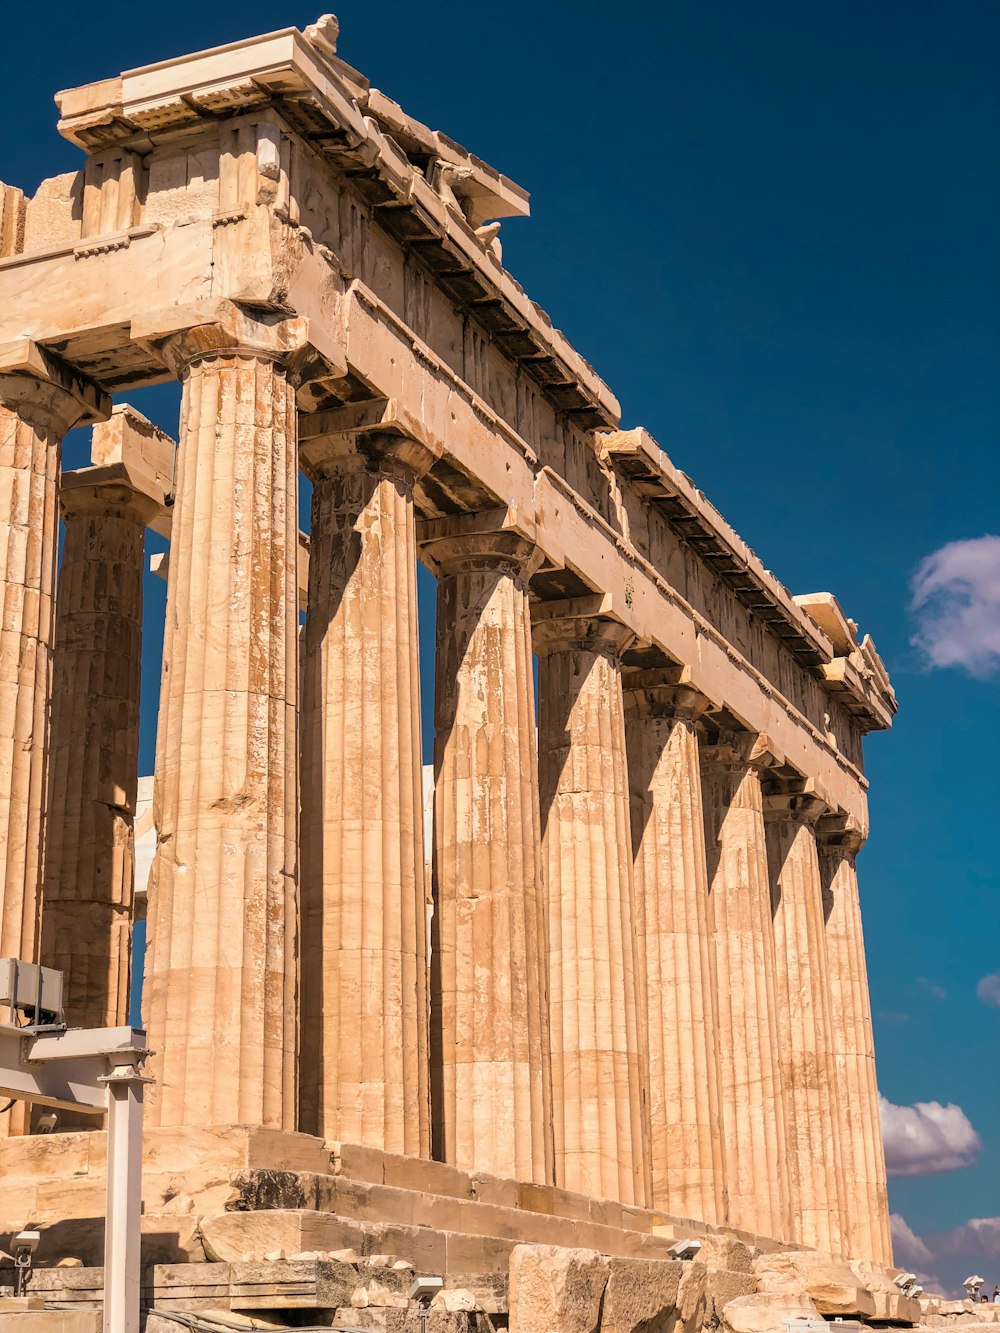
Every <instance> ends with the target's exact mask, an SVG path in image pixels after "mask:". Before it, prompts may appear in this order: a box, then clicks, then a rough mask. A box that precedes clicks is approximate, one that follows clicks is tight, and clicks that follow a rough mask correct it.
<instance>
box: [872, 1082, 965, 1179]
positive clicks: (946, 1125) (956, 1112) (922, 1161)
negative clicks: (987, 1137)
mask: <svg viewBox="0 0 1000 1333" xmlns="http://www.w3.org/2000/svg"><path fill="white" fill-rule="evenodd" d="M879 1107H880V1109H881V1112H882V1138H883V1140H884V1142H885V1165H886V1170H887V1171H888V1173H889V1175H890V1176H929V1175H934V1174H935V1173H937V1172H939V1171H954V1170H956V1169H957V1168H958V1167H961V1166H971V1165H972V1164H973V1162H975V1160H976V1155H977V1154H978V1152H979V1149H980V1148H981V1147H982V1140H981V1139H980V1137H979V1135H978V1134H977V1133H976V1131H975V1129H973V1127H972V1124H971V1123H970V1121H969V1119H968V1117H967V1116H966V1114H965V1112H964V1111H963V1110H962V1108H961V1107H960V1106H956V1105H955V1104H954V1103H949V1105H947V1106H942V1105H941V1103H940V1102H917V1103H915V1105H913V1106H894V1105H893V1104H892V1102H890V1101H888V1100H887V1099H886V1098H885V1097H882V1096H880V1097H879Z"/></svg>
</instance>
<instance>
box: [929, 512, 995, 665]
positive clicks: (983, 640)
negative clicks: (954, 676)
mask: <svg viewBox="0 0 1000 1333" xmlns="http://www.w3.org/2000/svg"><path fill="white" fill-rule="evenodd" d="M912 589H913V596H912V599H911V602H910V610H911V611H912V612H913V614H914V616H915V617H916V621H917V632H916V634H915V635H914V637H913V639H912V642H913V644H914V645H915V646H916V647H917V648H919V649H920V650H921V652H922V653H923V655H924V657H925V658H926V660H927V663H928V665H929V666H932V667H959V668H961V669H962V670H964V671H968V672H969V674H970V675H973V676H980V677H984V676H988V675H990V674H991V673H992V672H994V671H996V670H997V669H998V668H1000V537H993V536H985V537H976V538H974V539H972V540H970V541H961V542H948V544H947V545H946V546H942V547H941V548H940V550H937V551H934V552H933V553H932V554H931V555H929V556H927V557H926V558H925V559H924V560H922V561H921V562H920V564H919V566H918V567H917V572H916V573H915V574H914V576H913V581H912Z"/></svg>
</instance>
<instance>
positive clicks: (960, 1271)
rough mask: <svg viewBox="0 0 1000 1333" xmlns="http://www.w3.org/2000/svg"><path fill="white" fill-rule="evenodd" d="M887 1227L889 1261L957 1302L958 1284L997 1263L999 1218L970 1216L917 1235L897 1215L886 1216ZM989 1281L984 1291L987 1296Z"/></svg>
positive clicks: (999, 1258)
mask: <svg viewBox="0 0 1000 1333" xmlns="http://www.w3.org/2000/svg"><path fill="white" fill-rule="evenodd" d="M889 1224H890V1227H891V1229H892V1252H893V1258H894V1259H895V1261H896V1263H897V1264H899V1265H900V1267H902V1268H908V1269H911V1270H912V1271H913V1272H914V1273H916V1275H917V1278H918V1280H919V1281H920V1283H921V1285H922V1286H923V1287H924V1288H925V1289H926V1290H927V1291H928V1292H939V1293H941V1294H942V1295H945V1296H953V1297H957V1298H959V1299H961V1298H962V1297H964V1296H965V1291H964V1290H963V1288H962V1285H961V1284H962V1282H963V1281H964V1280H965V1278H966V1277H967V1276H968V1274H969V1273H970V1272H974V1271H976V1270H977V1269H978V1270H979V1271H980V1272H992V1271H993V1268H992V1267H991V1265H995V1264H996V1263H997V1262H998V1261H1000V1217H974V1218H972V1219H971V1220H970V1221H968V1222H963V1223H962V1225H961V1226H957V1227H954V1228H953V1229H952V1230H951V1231H922V1232H921V1233H920V1234H919V1235H918V1234H917V1232H915V1231H914V1230H913V1228H912V1227H911V1226H910V1225H909V1223H908V1222H907V1221H906V1219H905V1218H903V1217H902V1216H901V1215H900V1214H899V1213H892V1214H890V1217H889ZM939 1275H940V1276H939ZM993 1281H994V1279H991V1280H990V1281H989V1282H987V1284H986V1287H985V1289H984V1290H986V1291H987V1292H989V1294H990V1295H992V1293H993Z"/></svg>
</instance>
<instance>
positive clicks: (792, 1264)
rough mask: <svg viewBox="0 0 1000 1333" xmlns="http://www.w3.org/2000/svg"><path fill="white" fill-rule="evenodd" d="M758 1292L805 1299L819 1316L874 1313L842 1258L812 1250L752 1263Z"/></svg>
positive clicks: (769, 1256) (868, 1315)
mask: <svg viewBox="0 0 1000 1333" xmlns="http://www.w3.org/2000/svg"><path fill="white" fill-rule="evenodd" d="M754 1276H755V1277H756V1279H757V1289H758V1291H760V1292H766V1293H769V1294H773V1295H779V1296H790V1297H807V1298H808V1299H809V1300H811V1301H812V1302H813V1304H814V1305H815V1306H816V1308H817V1310H818V1311H819V1312H820V1314H822V1315H841V1316H845V1315H858V1316H861V1317H862V1318H871V1317H872V1316H874V1314H875V1301H874V1300H873V1298H872V1294H871V1292H870V1291H868V1290H867V1289H866V1288H864V1287H859V1286H858V1279H857V1276H856V1274H855V1273H854V1272H852V1270H851V1268H850V1266H849V1265H848V1264H847V1263H846V1262H845V1261H844V1260H842V1259H833V1258H831V1257H830V1256H829V1255H827V1254H819V1253H817V1251H815V1250H784V1251H782V1252H779V1253H777V1254H766V1255H761V1257H760V1258H759V1259H757V1260H756V1261H755V1263H754Z"/></svg>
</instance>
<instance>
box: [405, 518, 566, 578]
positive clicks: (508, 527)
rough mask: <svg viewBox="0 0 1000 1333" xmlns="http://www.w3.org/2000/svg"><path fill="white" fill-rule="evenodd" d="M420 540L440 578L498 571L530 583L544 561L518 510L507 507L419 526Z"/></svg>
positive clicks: (422, 549)
mask: <svg viewBox="0 0 1000 1333" xmlns="http://www.w3.org/2000/svg"><path fill="white" fill-rule="evenodd" d="M528 526H531V525H528ZM417 541H418V542H419V543H420V550H421V555H422V556H423V558H424V560H425V561H426V562H427V564H428V565H429V566H430V568H431V569H432V570H433V571H434V573H435V574H436V575H437V577H438V578H447V577H449V576H450V575H454V574H461V573H463V572H466V571H471V570H474V569H482V568H495V569H497V570H501V571H504V572H506V573H508V574H510V575H511V576H512V577H513V578H520V579H524V580H527V579H530V578H531V576H532V574H534V573H535V571H536V570H537V569H538V567H539V565H541V563H542V561H543V560H544V558H545V557H544V554H543V552H542V551H540V550H539V548H538V547H537V546H536V545H535V543H534V541H533V540H532V538H531V537H530V536H529V535H526V534H525V532H524V531H523V530H522V526H521V524H520V523H519V522H518V515H517V513H516V511H515V510H514V509H513V508H511V507H505V506H498V507H496V508H494V509H483V510H480V511H479V512H477V513H474V514H461V515H457V516H455V517H454V518H437V519H430V520H428V521H426V522H423V523H419V524H418V525H417Z"/></svg>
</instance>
